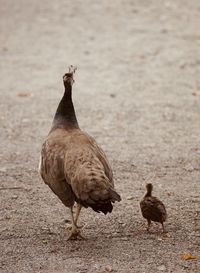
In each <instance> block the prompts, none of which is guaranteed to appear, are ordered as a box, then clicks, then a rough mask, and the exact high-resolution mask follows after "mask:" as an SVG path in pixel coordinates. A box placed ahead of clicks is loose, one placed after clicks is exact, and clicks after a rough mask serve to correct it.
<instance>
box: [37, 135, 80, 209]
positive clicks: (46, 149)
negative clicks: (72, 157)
mask: <svg viewBox="0 0 200 273" xmlns="http://www.w3.org/2000/svg"><path fill="white" fill-rule="evenodd" d="M63 148H64V147H63V145H58V143H57V141H56V142H55V141H53V140H52V138H48V139H47V140H46V141H45V142H44V144H43V146H42V151H41V159H40V170H39V171H40V175H41V177H42V179H43V181H44V182H45V183H46V184H47V185H48V186H49V187H50V188H51V190H52V191H53V192H54V193H55V194H56V195H57V196H58V197H59V199H60V200H61V201H62V202H63V204H64V205H65V206H67V207H70V206H72V205H73V204H74V202H75V195H74V193H73V191H72V188H71V186H70V183H67V181H66V178H65V174H64V156H65V154H64V149H63Z"/></svg>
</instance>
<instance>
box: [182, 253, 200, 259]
mask: <svg viewBox="0 0 200 273" xmlns="http://www.w3.org/2000/svg"><path fill="white" fill-rule="evenodd" d="M196 258H197V257H196V256H194V255H192V254H191V253H184V254H182V256H181V259H182V260H185V261H187V260H196Z"/></svg>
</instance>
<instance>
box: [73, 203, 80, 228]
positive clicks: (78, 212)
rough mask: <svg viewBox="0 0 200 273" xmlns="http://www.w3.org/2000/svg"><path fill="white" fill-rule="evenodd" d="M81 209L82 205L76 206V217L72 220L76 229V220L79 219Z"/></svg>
mask: <svg viewBox="0 0 200 273" xmlns="http://www.w3.org/2000/svg"><path fill="white" fill-rule="evenodd" d="M81 209H82V205H81V204H77V208H76V215H75V219H74V223H75V225H76V227H78V225H77V222H78V218H79V215H80V212H81Z"/></svg>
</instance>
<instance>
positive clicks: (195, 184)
mask: <svg viewBox="0 0 200 273" xmlns="http://www.w3.org/2000/svg"><path fill="white" fill-rule="evenodd" d="M0 26H1V35H0V58H1V60H0V69H1V70H0V75H1V84H0V126H1V134H0V145H1V149H0V176H1V178H0V183H1V185H0V272H1V273H12V272H13V273H16V272H17V273H30V272H34V273H39V272H40V273H64V272H65V273H103V272H107V271H106V266H110V267H111V268H112V269H113V272H119V273H141V272H148V273H159V272H168V273H169V272H172V273H182V272H186V273H187V272H194V273H195V272H199V270H198V268H199V267H200V251H199V250H200V222H199V220H200V197H199V193H200V121H199V120H200V118H199V117H200V76H199V75H200V31H199V27H200V2H199V0H193V1H186V0H176V1H173V0H169V1H159V0H158V1H156V0H154V1H153V0H151V1H144V0H134V1H133V0H132V1H131V0H130V1H122V0H117V1H106V0H103V1H91V0H86V1H64V0H54V1H46V0H45V1H36V0H35V1H27V0H18V1H14V0H12V1H11V0H1V1H0ZM69 64H76V65H77V66H78V71H77V73H76V84H75V85H74V93H73V97H74V104H75V107H76V112H77V117H78V120H79V124H80V125H81V127H82V128H83V129H84V130H85V131H87V132H89V133H90V134H91V135H93V136H94V137H95V138H96V140H97V141H98V143H99V144H101V146H102V147H103V148H104V150H105V152H106V154H107V156H108V158H109V160H110V163H111V165H112V167H113V171H114V175H115V185H116V189H117V190H118V192H119V193H120V194H121V196H122V198H123V200H122V202H121V203H119V204H116V205H115V207H114V211H113V213H112V214H110V215H108V216H106V217H105V216H104V215H100V214H96V213H95V212H93V211H92V210H90V209H87V210H83V211H82V213H81V217H80V221H81V224H85V226H84V228H83V233H84V235H85V237H87V240H86V241H75V242H69V241H67V235H66V227H67V223H66V222H67V221H66V220H68V219H69V211H68V209H67V208H65V207H64V206H63V205H62V204H61V202H60V201H59V200H58V199H57V197H56V196H55V195H54V194H53V193H52V192H51V191H50V189H49V188H48V187H47V186H46V185H45V184H44V183H43V182H42V180H41V179H40V177H39V175H38V173H37V166H38V158H39V153H40V147H41V143H42V141H43V139H44V137H45V136H46V134H47V133H48V130H49V128H50V126H51V122H52V117H53V115H54V112H55V109H56V107H57V104H58V102H59V99H60V98H61V96H62V93H63V85H62V75H63V73H64V72H65V71H66V68H67V66H68V65H69ZM146 182H152V183H153V184H154V188H155V191H154V194H155V195H156V196H158V197H160V198H161V199H162V200H163V202H164V203H165V204H166V207H167V211H168V215H169V217H168V221H167V223H166V228H167V230H168V235H165V236H163V235H162V233H161V229H160V226H159V225H156V224H154V225H153V226H152V233H151V234H147V233H146V231H145V226H144V224H145V221H144V219H143V218H142V217H141V214H140V209H139V200H140V199H141V198H142V196H143V194H144V185H145V183H146ZM183 253H191V254H193V255H194V256H196V257H197V259H196V260H188V261H185V260H182V259H181V255H182V254H183ZM111 268H107V270H108V271H109V269H110V270H111Z"/></svg>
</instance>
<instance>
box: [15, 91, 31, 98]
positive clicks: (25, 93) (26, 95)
mask: <svg viewBox="0 0 200 273" xmlns="http://www.w3.org/2000/svg"><path fill="white" fill-rule="evenodd" d="M17 96H18V97H30V96H32V93H29V92H20V93H17Z"/></svg>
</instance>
